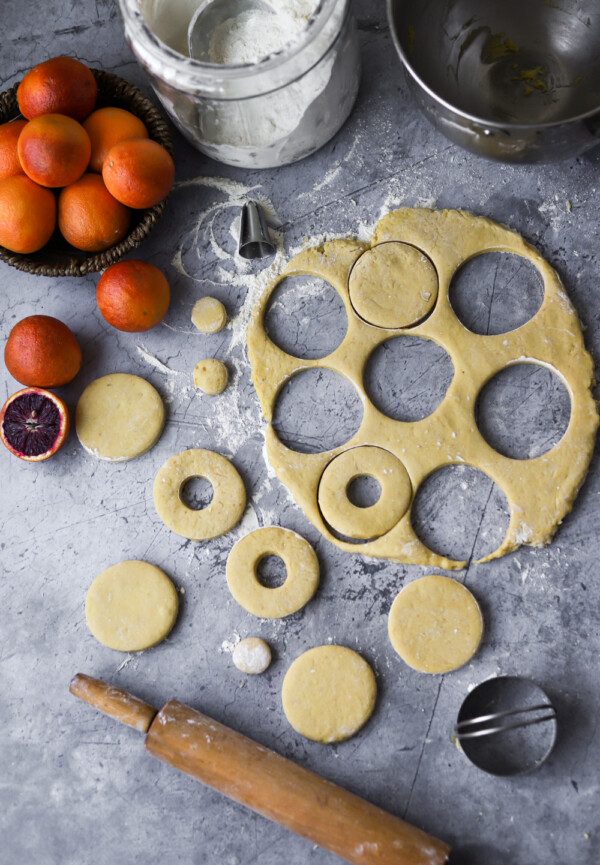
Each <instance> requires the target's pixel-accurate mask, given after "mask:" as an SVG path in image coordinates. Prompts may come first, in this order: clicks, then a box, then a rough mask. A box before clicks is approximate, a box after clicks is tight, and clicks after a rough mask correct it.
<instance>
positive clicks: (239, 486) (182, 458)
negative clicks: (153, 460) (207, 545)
mask: <svg viewBox="0 0 600 865" xmlns="http://www.w3.org/2000/svg"><path fill="white" fill-rule="evenodd" d="M191 478H206V480H208V481H210V483H211V484H212V486H213V490H214V495H213V498H212V500H211V502H210V504H208V505H207V506H206V507H205V508H203V509H202V510H194V509H193V508H190V507H188V506H187V505H186V504H184V503H183V501H182V500H181V490H182V489H183V487H184V486H185V484H186V483H187V482H188V481H189V480H191ZM154 505H155V507H156V510H157V513H158V515H159V517H160V518H161V520H162V521H163V523H164V524H165V525H166V526H167V527H168V528H170V529H171V531H173V532H175V534H177V535H181V536H182V537H184V538H189V539H190V540H192V541H206V540H209V539H210V538H218V537H219V536H220V535H224V534H225V532H228V531H229V530H230V529H232V528H233V527H234V526H235V525H237V523H238V522H239V521H240V519H241V517H242V514H243V513H244V509H245V507H246V490H245V487H244V482H243V481H242V479H241V477H240V475H239V474H238V471H237V469H236V468H235V467H234V466H233V465H232V463H230V462H229V460H228V459H227V458H226V457H224V456H222V455H221V454H218V453H215V451H208V450H202V449H200V448H192V449H191V450H187V451H181V453H178V454H175V455H174V456H172V457H170V458H169V459H168V460H167V461H166V463H164V465H162V466H161V468H160V469H159V471H158V474H157V475H156V478H155V480H154Z"/></svg>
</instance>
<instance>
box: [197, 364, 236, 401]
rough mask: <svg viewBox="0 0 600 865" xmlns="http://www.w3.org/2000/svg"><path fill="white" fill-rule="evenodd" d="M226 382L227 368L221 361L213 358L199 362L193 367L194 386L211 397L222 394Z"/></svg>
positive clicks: (227, 378)
mask: <svg viewBox="0 0 600 865" xmlns="http://www.w3.org/2000/svg"><path fill="white" fill-rule="evenodd" d="M228 380H229V374H228V372H227V367H226V366H225V364H224V363H223V361H221V360H217V359H216V358H215V357H208V358H206V359H205V360H201V361H200V363H197V364H196V366H195V367H194V385H195V386H196V387H197V388H200V390H202V391H204V393H208V394H210V395H211V396H216V395H217V394H219V393H223V391H224V390H225V388H226V387H227V381H228Z"/></svg>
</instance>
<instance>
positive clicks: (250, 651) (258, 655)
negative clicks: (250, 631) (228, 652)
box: [231, 637, 271, 675]
mask: <svg viewBox="0 0 600 865" xmlns="http://www.w3.org/2000/svg"><path fill="white" fill-rule="evenodd" d="M231 657H232V660H233V663H234V664H235V666H236V667H237V668H238V670H240V671H241V672H242V673H250V674H251V675H258V674H259V673H264V671H265V670H266V669H267V667H268V666H269V664H270V663H271V649H270V648H269V644H268V643H265V641H264V640H261V638H260V637H246V638H245V639H244V640H240V642H239V643H237V644H236V645H235V647H234V649H233V653H232V656H231Z"/></svg>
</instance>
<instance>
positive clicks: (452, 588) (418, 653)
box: [388, 574, 483, 673]
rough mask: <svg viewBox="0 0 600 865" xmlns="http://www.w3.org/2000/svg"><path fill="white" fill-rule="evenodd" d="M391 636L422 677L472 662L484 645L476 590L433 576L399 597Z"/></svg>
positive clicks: (391, 620) (392, 612)
mask: <svg viewBox="0 0 600 865" xmlns="http://www.w3.org/2000/svg"><path fill="white" fill-rule="evenodd" d="M388 634H389V637H390V641H391V643H392V646H393V647H394V649H395V650H396V651H397V652H398V654H399V655H400V657H401V658H402V660H403V661H406V663H407V664H408V665H409V667H413V669H415V670H419V671H420V672H422V673H447V672H448V671H449V670H457V669H458V668H459V667H462V666H463V665H464V664H466V663H467V661H469V660H470V659H471V658H472V657H473V655H474V654H475V652H476V651H477V649H478V648H479V644H480V642H481V637H482V634H483V619H482V616H481V610H480V609H479V605H478V603H477V601H476V600H475V598H474V597H473V595H472V594H471V592H470V591H469V590H468V589H466V588H465V587H464V586H463V585H461V584H460V583H457V582H456V581H455V580H451V579H450V578H449V577H442V576H440V575H438V574H432V575H430V576H427V577H421V578H420V579H418V580H415V581H414V582H412V583H409V584H408V585H407V586H405V587H404V588H403V589H402V591H401V592H400V594H399V595H397V596H396V599H395V601H394V603H393V604H392V608H391V610H390V616H389V619H388Z"/></svg>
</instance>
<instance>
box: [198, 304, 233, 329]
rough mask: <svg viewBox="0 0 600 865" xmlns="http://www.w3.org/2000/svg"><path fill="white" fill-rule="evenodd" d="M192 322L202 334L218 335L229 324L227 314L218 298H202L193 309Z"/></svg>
mask: <svg viewBox="0 0 600 865" xmlns="http://www.w3.org/2000/svg"><path fill="white" fill-rule="evenodd" d="M192 322H193V324H194V325H195V326H196V327H197V328H198V330H200V331H202V333H217V332H218V331H220V330H222V329H223V328H224V327H225V324H226V323H227V312H226V311H225V307H224V306H223V304H222V303H221V301H220V300H217V299H216V297H201V298H200V300H197V301H196V303H195V304H194V308H193V309H192Z"/></svg>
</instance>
